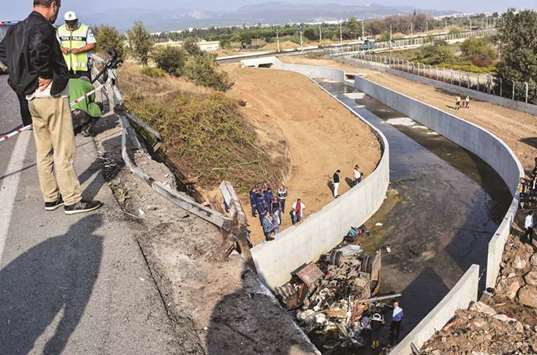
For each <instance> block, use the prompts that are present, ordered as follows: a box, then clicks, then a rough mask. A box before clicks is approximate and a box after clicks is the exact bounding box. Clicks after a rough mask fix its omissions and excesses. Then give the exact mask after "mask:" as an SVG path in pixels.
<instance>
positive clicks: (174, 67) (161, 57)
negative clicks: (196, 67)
mask: <svg viewBox="0 0 537 355" xmlns="http://www.w3.org/2000/svg"><path fill="white" fill-rule="evenodd" d="M153 60H154V61H155V63H156V64H157V67H158V68H160V69H162V70H163V71H165V72H166V73H168V74H171V75H174V76H181V75H182V74H183V69H184V66H185V61H186V52H185V50H184V49H181V48H178V47H164V48H161V49H159V50H157V51H156V52H155V53H154V54H153Z"/></svg>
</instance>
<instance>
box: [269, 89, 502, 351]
mask: <svg viewBox="0 0 537 355" xmlns="http://www.w3.org/2000/svg"><path fill="white" fill-rule="evenodd" d="M318 83H319V84H320V85H321V86H322V87H324V88H325V89H326V90H328V91H329V92H330V93H332V94H333V95H335V96H337V97H338V98H339V99H340V100H341V101H342V102H344V103H345V104H346V105H347V106H348V107H350V108H351V109H352V110H354V111H355V112H356V113H358V114H359V115H360V116H362V117H363V118H364V119H366V120H367V121H369V122H370V123H371V124H372V125H374V126H375V127H376V128H378V129H379V130H380V131H382V133H383V134H384V135H385V136H386V138H387V139H388V142H389V144H390V154H391V156H390V175H391V176H390V178H391V183H390V189H389V191H388V196H387V199H386V201H385V203H384V205H383V207H382V208H381V209H380V210H379V211H378V212H377V213H376V214H375V216H373V218H372V219H371V220H370V221H368V223H367V224H366V226H365V229H363V230H362V229H360V230H357V234H358V236H357V239H358V243H359V244H360V247H359V248H356V247H349V246H348V245H347V244H348V243H344V244H343V245H346V246H345V247H344V248H343V249H341V248H342V247H343V245H341V246H340V247H338V248H336V249H335V250H338V249H339V250H340V251H341V252H340V253H339V255H337V257H339V260H335V258H336V255H335V253H334V252H332V253H331V254H327V255H323V256H322V257H321V259H320V260H319V262H317V265H316V266H317V267H315V265H314V266H313V267H311V265H310V267H306V268H304V269H303V270H300V271H299V272H297V273H295V276H294V277H295V279H296V278H297V277H298V278H299V279H300V280H301V281H302V284H305V285H306V286H307V283H308V282H313V281H314V280H318V279H322V281H321V282H320V285H321V286H320V287H318V289H317V291H316V292H315V293H314V295H313V296H312V297H309V296H308V299H307V300H306V302H304V303H302V300H300V302H299V303H300V304H297V303H296V302H297V299H292V297H291V298H288V297H287V298H286V297H283V299H284V303H287V304H286V305H287V306H288V308H290V309H293V308H294V310H293V311H292V313H293V315H294V316H295V319H296V320H297V323H298V324H299V325H300V326H301V327H302V329H303V330H304V331H305V332H306V334H308V336H309V337H310V339H311V340H312V341H313V343H314V344H315V345H316V346H317V347H318V348H319V350H320V351H321V352H322V353H324V354H369V353H371V341H372V340H376V339H378V340H379V341H380V343H381V345H382V344H386V343H388V342H389V323H390V320H391V309H390V307H389V306H388V305H389V304H390V303H391V302H390V297H387V298H386V299H383V297H382V295H393V294H397V293H401V294H402V296H401V297H400V302H401V305H402V306H403V308H404V311H405V319H404V322H403V327H402V329H401V334H400V339H402V338H403V337H404V336H405V335H406V334H408V333H409V332H410V331H411V330H412V329H413V328H414V327H415V326H416V325H417V324H418V323H419V321H420V320H421V319H423V318H424V317H425V316H426V315H427V313H429V311H431V310H432V309H433V308H434V306H436V305H437V304H438V302H439V301H440V300H441V299H442V298H443V297H444V296H445V295H446V294H447V293H448V291H449V290H450V289H451V288H452V287H453V286H454V285H455V283H456V282H457V281H458V280H459V278H460V277H461V276H462V275H463V274H464V272H465V271H466V270H467V269H468V268H469V267H470V265H472V264H479V265H480V270H481V272H482V278H481V280H480V282H481V286H484V281H485V277H484V276H483V271H484V270H485V269H486V262H487V250H488V249H487V247H488V243H489V241H490V239H491V237H492V236H493V235H494V233H495V231H496V229H497V228H498V226H499V224H500V223H501V220H502V218H503V216H504V215H505V213H506V211H507V209H508V207H509V205H510V203H511V199H512V197H511V194H510V192H509V191H508V189H507V187H506V185H505V183H504V182H503V180H502V179H501V178H500V176H499V175H498V174H497V173H496V172H495V171H494V170H493V169H492V168H491V167H490V166H489V165H487V164H486V163H485V162H484V161H483V160H481V159H480V158H478V157H477V156H476V155H475V154H473V153H471V152H469V151H468V150H465V149H463V148H461V147H460V146H458V145H456V144H454V143H452V142H451V141H449V140H447V139H446V138H444V137H442V136H440V135H439V134H437V133H436V132H433V131H431V130H430V129H428V128H427V127H424V126H421V125H419V124H418V123H417V122H415V121H413V120H412V119H410V118H408V117H406V116H405V115H403V114H401V113H399V112H397V111H395V110H393V109H391V108H389V107H387V106H386V105H384V104H382V103H381V102H379V101H377V100H375V99H373V98H371V97H368V96H367V95H364V94H361V93H359V92H357V91H356V90H355V89H354V88H352V87H348V86H346V85H345V84H343V83H335V82H329V81H320V80H319V81H318ZM351 244H352V243H351ZM379 250H380V251H381V252H382V268H381V269H380V270H381V271H380V275H375V272H376V270H375V268H376V266H378V264H377V263H378V261H377V258H378V257H379V253H378V251H379ZM358 255H361V256H358ZM365 255H369V257H365ZM321 275H322V276H321ZM379 279H380V282H379ZM285 287H290V286H289V284H288V285H287V286H284V287H283V288H279V289H278V290H277V292H276V293H278V294H280V295H279V298H280V300H282V296H281V295H282V294H283V295H285V294H287V295H291V294H293V292H291V291H292V290H285ZM293 287H294V286H293ZM481 289H483V287H481ZM351 290H352V291H351ZM356 290H358V293H360V292H363V295H362V298H367V297H372V296H378V297H376V298H375V297H373V298H371V300H372V302H368V303H369V304H368V306H366V307H365V308H364V309H359V310H357V309H351V308H352V307H349V306H348V305H349V304H350V303H351V301H350V298H351V293H353V292H354V293H356ZM374 291H377V292H374ZM299 293H300V292H299ZM294 296H295V297H297V298H300V294H298V295H297V294H296V293H295V294H294ZM352 296H353V297H355V296H356V295H354V294H353V295H352ZM363 315H367V316H368V317H367V319H368V320H369V321H371V320H373V322H372V323H376V324H379V325H377V326H376V327H373V331H372V332H371V331H368V332H364V333H362V334H361V335H362V336H360V337H358V336H355V337H353V334H349V332H351V333H352V332H353V329H357V331H358V332H359V331H360V330H361V327H362V325H363V324H361V321H362V322H363ZM379 317H380V318H381V320H382V321H384V322H385V324H384V325H382V322H376V320H379V319H378V318H379ZM360 319H361V321H360ZM363 335H365V336H363ZM356 339H357V341H356Z"/></svg>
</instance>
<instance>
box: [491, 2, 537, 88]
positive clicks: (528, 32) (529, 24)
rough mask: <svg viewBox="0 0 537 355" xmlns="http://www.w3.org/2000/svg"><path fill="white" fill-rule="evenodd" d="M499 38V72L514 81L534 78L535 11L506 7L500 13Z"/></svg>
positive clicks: (536, 62) (536, 55) (536, 61)
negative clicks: (501, 14) (515, 10)
mask: <svg viewBox="0 0 537 355" xmlns="http://www.w3.org/2000/svg"><path fill="white" fill-rule="evenodd" d="M498 38H499V40H500V53H501V56H500V63H499V64H498V66H497V68H498V69H497V72H498V75H499V76H500V77H502V78H504V79H508V80H513V81H521V82H522V81H528V82H533V83H535V82H537V41H536V39H537V12H535V11H532V10H525V11H520V12H514V11H513V10H509V11H508V12H506V13H505V14H504V15H503V16H502V21H501V27H500V29H499V33H498Z"/></svg>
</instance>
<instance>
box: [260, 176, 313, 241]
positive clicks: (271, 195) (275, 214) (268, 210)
mask: <svg viewBox="0 0 537 355" xmlns="http://www.w3.org/2000/svg"><path fill="white" fill-rule="evenodd" d="M287 197H288V192H287V187H285V185H281V186H280V187H279V188H278V190H277V191H276V192H274V191H273V190H272V187H271V186H270V185H269V184H267V183H264V184H260V185H257V186H255V187H254V188H252V189H251V190H250V206H251V209H252V217H259V223H260V224H261V227H262V228H263V234H264V235H265V240H267V241H269V240H273V239H274V237H275V235H276V234H278V233H279V232H280V225H281V224H282V219H283V214H284V213H285V207H286V201H287ZM305 208H306V206H305V205H304V203H303V202H302V200H301V199H300V198H299V199H297V200H296V201H295V202H294V203H293V204H292V206H291V208H290V209H289V216H290V218H291V223H293V224H296V223H298V222H300V221H301V220H302V219H303V218H304V210H305Z"/></svg>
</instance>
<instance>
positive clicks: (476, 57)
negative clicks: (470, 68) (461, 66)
mask: <svg viewBox="0 0 537 355" xmlns="http://www.w3.org/2000/svg"><path fill="white" fill-rule="evenodd" d="M461 51H462V55H463V58H464V59H466V60H468V61H471V62H472V64H474V65H476V66H478V67H486V66H490V65H491V64H492V63H493V62H494V61H495V60H496V58H497V55H496V49H495V48H494V46H493V45H492V44H491V43H490V42H488V41H487V40H485V39H484V38H468V39H467V40H465V41H464V43H463V44H462V45H461Z"/></svg>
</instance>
